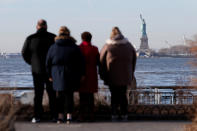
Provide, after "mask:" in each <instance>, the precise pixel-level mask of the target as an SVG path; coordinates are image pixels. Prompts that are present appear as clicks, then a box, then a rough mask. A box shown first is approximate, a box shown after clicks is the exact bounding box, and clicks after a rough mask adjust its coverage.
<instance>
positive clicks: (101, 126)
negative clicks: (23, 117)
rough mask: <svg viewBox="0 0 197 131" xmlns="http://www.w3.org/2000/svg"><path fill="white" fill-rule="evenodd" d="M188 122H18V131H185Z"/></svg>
mask: <svg viewBox="0 0 197 131" xmlns="http://www.w3.org/2000/svg"><path fill="white" fill-rule="evenodd" d="M190 123H191V122H188V121H130V122H95V123H72V124H69V125H68V124H55V123H39V124H32V123H30V122H17V123H16V125H15V127H16V131H184V126H185V125H186V124H190Z"/></svg>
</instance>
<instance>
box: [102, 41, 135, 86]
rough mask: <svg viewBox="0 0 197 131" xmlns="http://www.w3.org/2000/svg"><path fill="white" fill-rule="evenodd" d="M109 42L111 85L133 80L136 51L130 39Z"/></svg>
mask: <svg viewBox="0 0 197 131" xmlns="http://www.w3.org/2000/svg"><path fill="white" fill-rule="evenodd" d="M124 42H125V43H119V44H111V43H107V44H108V45H107V47H106V48H107V52H108V53H107V56H106V59H107V61H106V62H107V63H106V64H107V70H108V78H109V79H108V80H109V84H110V85H125V84H127V83H129V82H131V79H132V72H133V68H134V66H135V65H134V64H133V61H134V59H135V51H134V48H133V47H132V45H131V44H130V43H129V42H128V41H124Z"/></svg>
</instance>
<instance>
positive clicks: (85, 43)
mask: <svg viewBox="0 0 197 131" xmlns="http://www.w3.org/2000/svg"><path fill="white" fill-rule="evenodd" d="M81 45H84V46H90V45H92V44H91V42H87V41H83V42H82V43H81Z"/></svg>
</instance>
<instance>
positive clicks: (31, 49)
mask: <svg viewBox="0 0 197 131" xmlns="http://www.w3.org/2000/svg"><path fill="white" fill-rule="evenodd" d="M36 28H37V32H36V33H34V34H32V35H30V36H28V37H27V38H26V40H25V43H24V46H23V49H22V56H23V58H24V60H25V62H27V63H28V64H30V65H31V68H32V76H33V84H34V93H35V96H34V118H33V119H32V122H33V123H36V122H39V121H40V120H41V118H42V114H43V107H42V98H43V92H44V88H45V87H46V90H47V93H48V96H49V105H50V111H51V117H52V118H54V119H55V118H56V117H57V116H56V111H55V102H54V101H55V92H54V91H53V89H52V83H51V82H50V81H49V77H48V75H47V74H46V68H45V63H46V55H47V52H48V49H49V48H50V46H51V45H52V44H53V43H54V38H55V35H54V34H52V33H49V32H47V22H46V21H45V20H39V21H38V23H37V26H36Z"/></svg>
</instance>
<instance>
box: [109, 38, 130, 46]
mask: <svg viewBox="0 0 197 131" xmlns="http://www.w3.org/2000/svg"><path fill="white" fill-rule="evenodd" d="M128 42H129V41H128V39H127V38H123V39H119V40H112V39H108V40H106V44H109V45H115V44H127V43H128Z"/></svg>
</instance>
